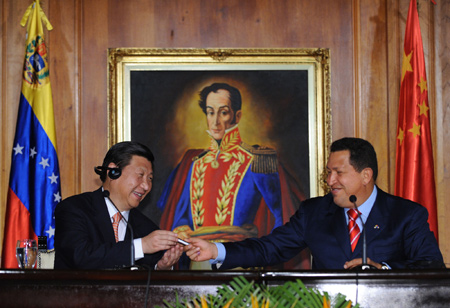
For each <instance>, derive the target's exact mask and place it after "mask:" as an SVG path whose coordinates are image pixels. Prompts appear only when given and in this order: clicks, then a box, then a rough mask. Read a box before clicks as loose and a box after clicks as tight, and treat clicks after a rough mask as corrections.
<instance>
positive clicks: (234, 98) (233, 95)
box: [198, 83, 242, 115]
mask: <svg viewBox="0 0 450 308" xmlns="http://www.w3.org/2000/svg"><path fill="white" fill-rule="evenodd" d="M219 90H226V91H228V93H229V94H230V102H231V109H233V112H234V114H235V115H236V112H238V111H239V110H241V107H242V98H241V92H239V90H238V89H236V88H235V87H233V86H230V85H229V84H227V83H213V84H212V85H210V86H207V87H204V88H203V89H202V90H201V91H200V93H199V94H200V99H199V101H198V105H199V106H200V108H202V110H203V112H204V113H205V114H206V98H207V97H208V94H209V93H211V92H214V93H217V91H219Z"/></svg>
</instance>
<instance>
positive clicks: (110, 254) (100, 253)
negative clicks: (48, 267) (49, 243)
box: [55, 188, 163, 269]
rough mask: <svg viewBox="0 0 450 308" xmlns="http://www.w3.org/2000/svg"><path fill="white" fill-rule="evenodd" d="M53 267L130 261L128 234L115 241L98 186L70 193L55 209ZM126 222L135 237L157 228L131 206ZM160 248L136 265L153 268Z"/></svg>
mask: <svg viewBox="0 0 450 308" xmlns="http://www.w3.org/2000/svg"><path fill="white" fill-rule="evenodd" d="M55 220H56V221H55V269H104V268H120V267H123V266H130V265H131V248H130V247H131V236H130V234H129V230H128V229H127V233H126V235H125V240H124V241H120V242H118V243H116V241H115V238H114V230H113V227H112V224H111V218H110V216H109V213H108V208H107V206H106V202H105V200H104V197H103V194H102V190H101V188H100V189H98V190H96V191H94V192H87V193H83V194H80V195H76V196H72V197H69V198H67V199H65V200H63V201H62V202H61V203H59V204H58V205H57V206H56V209H55ZM128 223H129V224H130V225H131V226H132V228H133V233H134V238H141V237H144V236H146V235H147V234H149V233H151V232H152V231H155V230H157V229H159V228H158V226H157V225H156V224H154V223H153V222H152V221H151V220H150V219H148V218H147V217H146V216H145V215H144V214H142V213H141V212H140V211H139V210H137V209H132V210H131V211H130V215H129V217H128ZM162 255H163V252H158V253H155V254H145V255H144V258H143V259H140V260H138V261H137V262H136V264H138V265H143V264H146V265H149V266H151V267H152V268H153V267H154V266H155V264H156V263H157V262H158V260H159V259H160V258H161V257H162Z"/></svg>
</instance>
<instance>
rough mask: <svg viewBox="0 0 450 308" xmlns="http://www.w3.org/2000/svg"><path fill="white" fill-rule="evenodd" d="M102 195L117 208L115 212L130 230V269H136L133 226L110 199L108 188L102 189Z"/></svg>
mask: <svg viewBox="0 0 450 308" xmlns="http://www.w3.org/2000/svg"><path fill="white" fill-rule="evenodd" d="M103 196H104V197H105V198H108V200H109V201H110V202H111V204H112V205H113V206H114V208H115V209H116V210H117V212H118V213H119V214H120V216H122V219H123V220H124V221H125V223H126V225H127V229H128V230H129V231H130V236H131V246H130V248H131V260H130V261H131V270H134V269H137V268H134V266H135V264H134V233H133V228H131V226H130V224H129V223H128V221H127V220H126V219H125V217H124V216H123V215H122V213H121V212H120V211H119V209H118V208H117V206H116V205H115V204H114V202H113V201H112V200H111V198H109V191H108V190H106V189H105V190H104V191H103Z"/></svg>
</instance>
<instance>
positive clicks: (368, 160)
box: [330, 137, 378, 181]
mask: <svg viewBox="0 0 450 308" xmlns="http://www.w3.org/2000/svg"><path fill="white" fill-rule="evenodd" d="M330 151H331V153H333V152H338V151H349V152H350V165H352V166H353V168H355V170H356V171H358V172H361V171H362V170H363V169H365V168H370V169H372V171H373V180H374V181H376V179H377V176H378V162H377V153H376V152H375V149H374V148H373V146H372V145H371V144H370V142H368V141H367V140H364V139H361V138H349V137H346V138H342V139H339V140H336V141H334V142H333V143H332V144H331V148H330Z"/></svg>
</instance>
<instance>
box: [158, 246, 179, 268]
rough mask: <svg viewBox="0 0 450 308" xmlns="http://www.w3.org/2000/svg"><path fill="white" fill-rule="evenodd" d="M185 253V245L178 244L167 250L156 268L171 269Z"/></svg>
mask: <svg viewBox="0 0 450 308" xmlns="http://www.w3.org/2000/svg"><path fill="white" fill-rule="evenodd" d="M182 253H183V247H182V246H181V245H180V244H178V245H176V246H174V247H172V248H170V249H169V250H167V251H166V252H165V253H164V255H163V257H162V258H161V259H160V260H159V261H158V263H157V266H156V269H157V270H170V269H172V266H173V265H174V264H175V263H177V262H178V260H179V259H180V257H181V254H182Z"/></svg>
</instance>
